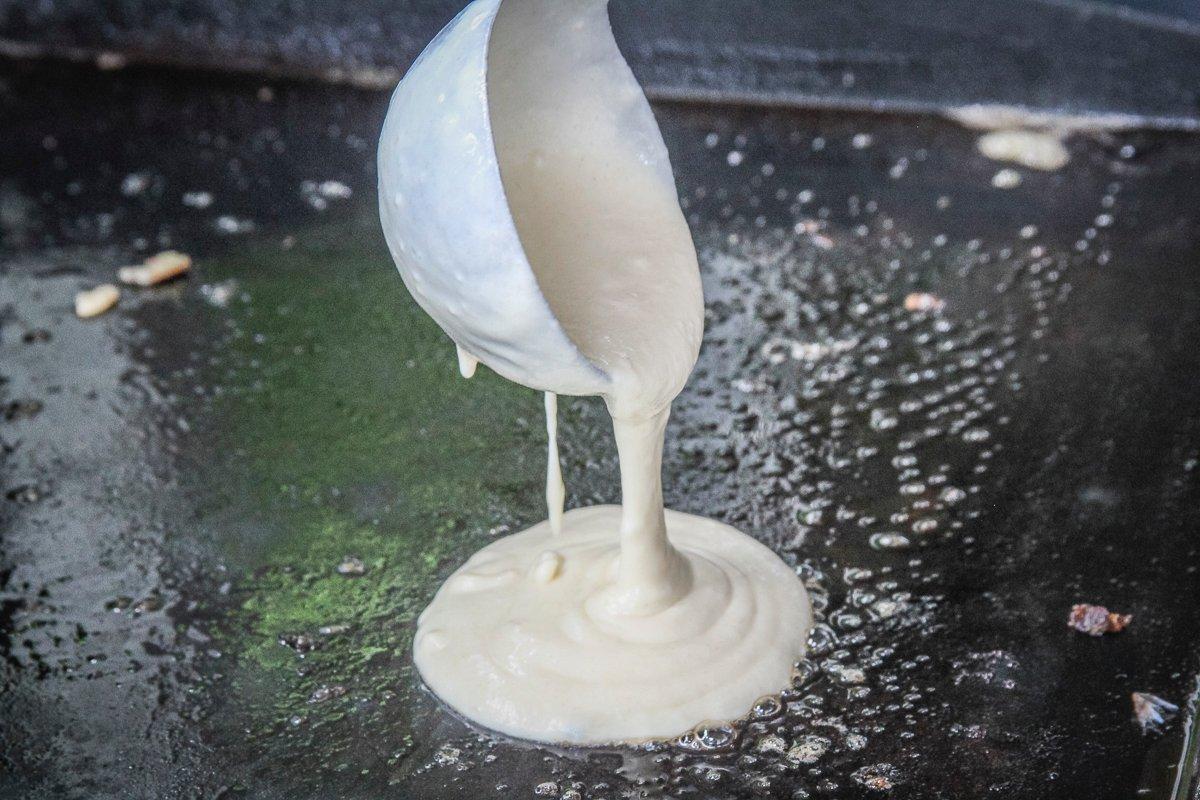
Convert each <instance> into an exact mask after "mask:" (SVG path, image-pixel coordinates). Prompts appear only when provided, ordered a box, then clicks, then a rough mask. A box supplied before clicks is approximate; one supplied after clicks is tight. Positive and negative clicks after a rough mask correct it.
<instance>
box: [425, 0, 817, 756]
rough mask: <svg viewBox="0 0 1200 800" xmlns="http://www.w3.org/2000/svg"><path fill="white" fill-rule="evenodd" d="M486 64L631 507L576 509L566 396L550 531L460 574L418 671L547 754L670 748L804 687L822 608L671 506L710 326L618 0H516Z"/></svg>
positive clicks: (440, 608)
mask: <svg viewBox="0 0 1200 800" xmlns="http://www.w3.org/2000/svg"><path fill="white" fill-rule="evenodd" d="M487 67H488V75H487V100H488V109H489V115H490V122H491V129H492V130H491V133H492V136H493V137H494V142H495V149H496V155H497V159H498V163H499V168H500V174H501V178H502V181H503V186H504V191H505V194H506V195H507V201H508V207H509V209H510V212H511V214H512V221H513V223H514V224H515V227H516V230H517V233H518V234H519V236H520V242H521V247H522V249H523V250H524V253H525V256H526V257H527V259H528V261H529V264H530V266H531V267H532V270H533V273H534V275H535V277H536V279H537V283H538V287H539V288H540V290H541V293H542V295H543V296H544V297H545V299H546V302H547V303H548V304H549V306H550V309H551V311H552V312H553V314H554V317H555V318H556V319H557V321H558V322H559V324H560V325H561V326H562V330H563V331H564V332H565V333H566V335H567V336H568V337H569V339H570V341H571V342H572V343H573V344H574V345H575V347H577V348H578V350H579V351H580V352H581V353H582V354H583V355H584V356H586V358H587V360H588V361H589V362H591V363H592V364H594V365H595V366H596V367H598V368H599V369H600V370H602V371H603V373H604V374H606V375H607V376H608V378H609V385H610V388H609V389H608V390H607V391H606V392H605V394H604V400H605V402H606V404H607V406H608V408H609V412H610V414H611V415H612V419H613V430H614V433H615V435H616V441H617V449H618V455H619V457H620V465H621V495H622V505H621V506H619V507H618V506H600V507H595V508H584V509H575V510H572V511H569V512H567V513H566V514H562V502H563V500H562V498H563V490H562V483H561V475H560V473H559V471H558V457H557V449H556V444H555V431H556V428H555V411H556V400H555V397H554V395H553V394H547V396H546V410H547V424H548V432H549V434H550V443H551V450H550V463H549V465H548V470H547V491H546V496H547V501H548V504H549V506H550V512H549V520H548V521H547V522H545V523H542V524H539V525H536V526H534V527H533V528H531V529H529V530H527V531H524V532H523V533H519V534H516V535H514V536H510V537H507V538H504V539H502V540H500V541H497V542H495V543H494V544H491V545H489V546H488V547H486V548H484V549H483V550H482V551H480V552H479V553H477V554H475V555H474V556H473V557H472V558H471V559H470V560H469V561H468V562H467V563H466V564H465V565H463V566H462V567H461V568H460V569H459V570H458V571H457V572H456V573H455V574H454V575H452V576H451V577H450V578H449V579H448V580H447V581H446V583H445V585H444V586H442V588H441V589H440V590H439V592H438V594H437V596H436V597H435V598H434V600H433V602H432V604H431V605H430V606H429V608H427V609H426V610H425V612H424V613H423V614H422V615H421V618H420V620H419V626H418V632H417V637H416V643H415V646H414V647H415V659H416V664H417V667H418V669H419V670H420V673H421V676H422V678H423V679H424V680H425V682H426V684H427V685H428V686H429V687H430V688H431V689H432V690H433V691H434V692H436V693H437V694H438V695H439V696H440V697H441V698H442V699H443V700H444V701H445V702H447V703H448V704H449V705H451V706H452V707H453V708H455V709H456V710H458V711H459V712H461V713H462V714H464V715H465V716H467V717H469V718H471V719H473V720H475V721H477V722H479V723H481V724H483V725H484V726H486V727H489V728H493V729H496V730H499V731H502V732H505V733H509V734H512V735H515V736H520V737H524V738H529V739H535V740H540V741H557V742H572V743H592V744H595V743H607V742H618V741H636V740H644V739H652V738H665V737H671V736H675V735H678V734H681V733H683V732H685V731H687V730H688V729H690V728H691V727H693V726H694V725H696V724H697V723H699V722H702V721H705V720H714V719H715V720H729V719H736V718H739V717H742V716H744V715H745V714H746V713H747V712H748V711H749V709H750V707H751V706H752V704H753V703H754V701H755V700H757V699H758V698H759V697H761V696H762V695H765V694H769V693H774V692H778V691H779V690H780V689H782V688H784V687H785V686H786V685H788V683H789V681H790V677H791V670H792V666H793V664H794V662H795V660H796V659H797V658H798V657H799V656H800V655H801V653H802V650H803V646H804V641H805V638H806V635H807V632H808V629H809V627H810V626H811V615H810V610H809V604H808V599H807V596H806V595H805V592H804V590H803V588H802V586H801V584H800V582H799V580H798V579H797V578H796V576H795V574H794V573H793V572H792V570H790V569H789V568H788V567H787V566H786V565H785V564H784V563H783V562H782V561H780V560H779V558H778V557H777V556H776V555H775V554H774V553H772V552H771V551H770V550H769V549H767V548H766V547H764V546H762V545H761V544H759V543H757V542H755V541H754V540H753V539H751V538H749V537H747V536H745V535H744V534H742V533H740V532H738V531H736V530H735V529H733V528H730V527H729V526H726V525H724V524H722V523H719V522H715V521H712V520H707V519H703V518H701V517H696V516H692V515H689V514H682V513H679V512H674V511H664V509H663V500H662V483H661V471H662V447H663V436H664V430H665V427H666V423H667V418H668V415H669V412H670V403H671V401H672V400H673V399H674V397H675V396H676V395H677V394H678V393H679V391H680V390H681V389H682V388H683V385H684V383H685V382H686V380H687V378H688V375H689V373H690V372H691V369H692V367H693V365H694V364H695V361H696V356H697V353H698V351H699V347H700V339H701V336H702V333H703V320H704V316H703V298H702V295H701V288H700V277H699V270H698V267H697V264H696V253H695V249H694V246H693V244H692V240H691V236H690V233H689V231H688V228H687V224H686V222H685V220H684V219H683V215H682V213H681V211H680V209H679V205H678V201H677V198H676V194H675V186H674V180H673V178H672V175H671V168H670V164H669V162H668V159H667V153H666V149H665V147H664V146H663V143H662V139H661V136H660V134H659V132H658V128H657V125H656V124H655V122H654V117H653V114H652V112H651V110H650V107H649V104H648V103H647V102H646V100H645V97H644V96H643V94H642V92H641V89H640V87H639V86H638V84H637V82H636V81H635V80H634V78H633V75H632V73H631V72H630V71H629V68H628V66H627V65H626V64H625V61H624V59H623V58H622V57H621V54H620V52H619V51H618V49H617V47H616V44H615V42H614V40H613V38H612V34H611V31H610V29H609V23H608V17H607V11H606V3H605V1H604V0H503V3H502V4H501V6H500V10H499V12H498V14H497V15H496V17H495V20H494V23H493V28H492V31H491V36H490V40H489V51H488V62H487ZM486 344H489V345H490V343H486ZM462 359H463V360H462V364H463V371H464V374H467V373H468V372H470V371H471V369H473V363H474V359H473V357H472V356H471V355H470V354H468V353H465V352H464V353H463V354H462ZM484 360H485V361H486V360H487V359H486V358H485V359H484ZM534 383H535V385H537V384H540V385H537V388H542V389H547V388H549V389H553V388H554V387H553V386H550V385H549V384H548V381H540V380H538V381H535V382H534ZM560 529H561V530H560Z"/></svg>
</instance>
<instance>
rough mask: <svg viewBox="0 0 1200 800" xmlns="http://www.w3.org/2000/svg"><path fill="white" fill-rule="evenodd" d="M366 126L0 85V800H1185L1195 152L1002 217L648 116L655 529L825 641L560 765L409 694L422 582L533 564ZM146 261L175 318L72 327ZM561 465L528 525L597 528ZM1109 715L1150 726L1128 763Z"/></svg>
mask: <svg viewBox="0 0 1200 800" xmlns="http://www.w3.org/2000/svg"><path fill="white" fill-rule="evenodd" d="M385 105H386V95H384V94H381V93H379V92H376V91H366V90H359V89H354V88H350V87H344V86H342V87H338V86H330V85H324V84H321V83H313V82H306V81H302V80H284V79H280V78H271V79H265V78H261V77H256V76H240V77H238V76H228V75H224V76H223V75H220V74H214V73H212V72H207V71H188V70H186V69H171V70H164V69H161V68H157V67H150V66H147V67H137V66H135V67H130V68H126V69H123V70H118V71H107V72H106V71H97V70H95V69H94V68H93V67H91V66H90V65H72V64H68V63H60V62H54V61H9V62H4V63H2V64H0V119H2V120H3V123H0V124H3V126H4V131H5V147H4V148H3V150H2V151H0V237H2V238H0V401H2V403H3V408H4V418H3V421H2V422H0V445H2V447H3V451H2V452H3V455H2V456H0V458H2V459H3V460H2V461H0V482H2V484H3V485H2V487H0V488H2V489H3V497H4V500H3V506H2V507H0V509H2V510H0V654H2V655H3V661H2V664H0V764H2V768H0V796H3V797H6V798H7V797H15V798H40V797H54V798H60V797H61V798H72V797H87V798H104V797H113V798H118V797H119V798H128V797H156V798H169V797H180V798H183V797H248V798H249V797H253V798H272V797H280V798H283V797H288V798H293V797H305V798H309V797H311V798H326V797H328V798H334V797H337V798H351V797H354V798H357V797H364V798H366V797H370V798H376V797H406V798H409V797H411V798H460V797H472V798H475V797H537V796H544V797H559V798H569V797H586V798H617V797H696V798H708V797H712V798H742V797H745V798H753V797H772V798H804V797H835V798H836V797H851V798H857V797H883V796H887V797H896V798H936V797H947V798H950V797H953V798H968V797H969V798H974V797H989V796H1005V797H1023V798H1024V797H1030V798H1081V797H1087V798H1129V797H1148V798H1186V797H1193V796H1194V795H1195V791H1196V787H1195V774H1196V759H1197V752H1196V743H1195V739H1194V735H1193V720H1194V717H1195V710H1196V709H1195V706H1196V702H1197V700H1196V697H1197V689H1196V676H1197V673H1198V667H1200V665H1198V660H1200V659H1198V655H1200V654H1198V652H1197V647H1196V645H1195V642H1196V640H1197V627H1198V625H1200V623H1198V622H1197V615H1196V614H1195V608H1196V607H1197V601H1198V600H1200V597H1198V594H1200V591H1198V587H1200V584H1198V582H1197V569H1198V568H1200V553H1198V551H1197V547H1198V546H1197V542H1196V530H1197V524H1198V522H1200V503H1198V500H1200V478H1198V476H1200V467H1198V463H1200V401H1198V399H1197V398H1198V392H1197V389H1198V387H1200V350H1198V348H1197V341H1198V337H1200V273H1198V272H1197V269H1196V264H1197V256H1198V255H1200V247H1198V244H1197V236H1196V233H1195V231H1196V229H1197V222H1198V219H1197V217H1198V216H1200V211H1198V210H1197V209H1198V208H1200V202H1198V200H1200V194H1198V193H1200V189H1198V188H1197V187H1200V147H1198V143H1197V140H1196V138H1195V137H1194V135H1192V134H1189V133H1187V132H1183V131H1170V130H1159V131H1145V130H1128V131H1096V132H1091V133H1087V132H1081V133H1076V134H1074V135H1072V136H1071V137H1070V138H1069V139H1068V144H1069V149H1070V152H1071V161H1070V164H1069V165H1068V166H1067V167H1065V168H1064V169H1062V170H1060V171H1057V172H1051V173H1042V172H1037V171H1034V170H1027V169H1020V168H1018V171H1019V172H1020V175H1021V178H1022V180H1021V183H1020V185H1019V186H1017V187H1015V188H1012V189H1007V190H1005V189H997V188H995V187H994V186H993V178H994V176H995V174H996V173H997V172H998V171H999V170H1001V169H1003V168H1004V167H1005V165H1002V164H998V163H995V162H991V161H988V160H987V159H985V158H984V157H983V156H981V155H980V154H979V153H978V151H977V150H976V147H975V142H976V139H977V137H978V135H979V134H978V132H977V131H972V130H968V129H966V128H964V127H962V126H960V125H958V124H956V123H953V122H951V121H948V120H946V119H944V118H942V117H940V116H937V115H934V114H927V113H920V114H918V113H869V112H866V111H857V112H856V111H852V110H846V109H825V110H820V109H814V108H800V107H779V108H764V107H756V106H751V105H737V104H713V103H683V102H668V101H659V102H658V103H656V105H655V112H656V114H657V115H658V118H659V121H660V124H661V125H662V127H663V131H664V135H665V137H666V141H667V145H668V148H669V150H670V152H671V155H672V159H673V162H674V164H675V167H676V173H677V178H678V182H679V190H680V195H681V197H682V198H683V199H684V205H685V213H686V214H687V216H688V220H689V223H690V224H691V226H692V228H693V231H694V234H695V238H696V241H697V244H698V247H699V250H700V256H701V267H702V271H703V275H704V280H705V290H706V296H707V301H708V320H707V335H706V340H705V344H704V349H703V352H702V354H701V358H700V363H699V365H698V367H697V370H696V373H695V374H694V376H693V378H692V381H691V382H690V384H689V385H688V387H687V389H686V390H685V392H684V394H683V396H682V397H681V399H680V401H679V403H678V404H677V407H676V410H675V412H674V415H673V420H672V424H671V428H670V430H669V433H668V444H667V457H666V475H665V478H666V490H667V502H668V504H669V505H671V506H673V507H676V508H680V509H683V510H687V511H693V512H699V513H705V514H709V515H713V516H716V517H718V518H720V519H723V520H725V521H728V522H730V523H733V524H736V525H738V526H739V527H741V528H742V529H744V530H746V531H748V532H750V533H752V534H753V535H755V536H756V537H758V538H760V539H761V540H762V541H764V542H766V543H767V544H769V545H770V546H772V547H773V548H775V549H776V550H777V551H778V552H780V553H781V555H782V556H783V557H784V558H785V559H786V560H788V561H789V563H792V564H794V565H795V566H796V568H797V569H798V571H799V573H800V574H801V575H802V576H803V577H804V578H805V580H806V582H807V583H808V584H809V586H810V587H811V590H812V592H813V593H814V596H815V597H816V598H817V602H818V605H819V606H820V607H821V609H822V617H823V627H822V628H821V629H819V630H818V632H817V633H816V635H815V636H814V641H813V649H812V657H811V659H810V661H809V663H808V664H807V665H806V667H805V669H806V672H807V674H808V679H807V680H806V681H805V682H804V683H803V684H802V685H801V686H799V687H798V688H797V689H796V690H795V691H794V692H790V693H788V694H787V695H786V696H785V697H784V701H785V702H784V704H783V707H782V708H781V709H771V708H764V709H763V710H762V714H761V718H757V719H753V720H750V721H748V722H747V723H745V724H743V725H742V726H741V727H740V729H739V730H738V731H737V735H736V736H735V737H732V738H730V739H729V740H728V741H727V742H722V741H718V740H720V739H721V736H722V734H721V733H720V732H719V731H718V732H715V733H713V734H712V737H711V739H712V741H714V742H715V743H717V744H724V745H725V746H724V747H721V748H716V749H714V750H712V751H707V752H695V751H693V750H689V749H688V748H686V747H681V746H678V745H672V744H662V745H657V746H652V747H648V748H642V749H620V748H612V749H601V750H563V749H558V748H550V747H538V746H533V745H528V744H523V743H515V742H511V741H507V740H505V739H503V738H500V737H494V736H491V735H489V734H487V733H486V732H483V731H478V730H474V729H472V728H471V727H469V726H468V725H466V724H465V723H463V722H462V721H460V720H458V719H456V718H455V717H454V716H453V715H451V714H449V713H448V712H447V711H446V710H444V709H443V708H442V707H440V706H439V704H438V703H437V701H436V700H435V699H434V698H432V697H431V696H430V695H429V694H428V693H427V692H425V691H424V690H423V689H422V688H421V686H420V685H419V681H418V679H417V676H416V675H415V673H414V671H413V669H412V666H411V663H410V660H409V647H410V644H411V636H412V631H413V626H414V616H415V614H416V613H418V612H419V610H420V609H421V608H422V607H423V606H424V605H425V603H426V602H428V600H429V598H430V597H431V595H432V593H433V591H434V590H435V589H436V587H437V585H438V583H439V582H440V580H442V579H443V578H444V577H445V576H446V575H448V574H449V572H450V571H451V570H452V569H453V568H454V567H455V566H456V565H457V564H459V563H461V561H462V560H463V559H465V558H466V556H467V555H468V554H470V553H471V552H473V551H474V550H476V549H477V548H478V547H480V546H482V545H483V544H485V543H486V542H488V541H490V540H491V539H492V538H494V537H495V536H497V535H501V534H502V533H504V532H506V531H512V530H519V529H520V528H521V527H523V526H526V525H529V524H531V523H533V522H535V521H537V520H539V519H541V518H542V517H543V516H544V509H543V505H542V499H541V494H542V487H541V483H540V480H541V477H540V476H541V475H542V470H543V468H544V462H543V459H544V450H543V445H544V440H543V436H544V434H542V433H541V421H540V417H539V413H540V412H539V408H540V400H539V398H537V397H536V396H535V395H534V393H532V392H530V391H527V390H524V389H521V388H519V387H514V386H511V385H509V384H506V383H505V382H503V381H501V380H500V379H498V378H496V377H495V376H492V375H490V374H484V375H480V376H479V377H478V378H477V379H476V380H475V381H472V382H469V383H467V382H462V381H461V380H459V379H457V378H456V376H455V372H454V354H453V349H452V347H451V346H450V343H449V342H448V341H446V340H445V339H444V338H443V337H442V336H441V334H440V333H439V332H438V331H437V329H436V327H435V326H434V325H433V323H432V322H431V321H429V320H428V319H427V318H425V317H424V316H423V315H422V314H421V313H420V312H419V310H418V309H417V308H416V307H415V305H414V304H413V303H412V301H411V300H410V299H409V298H408V296H407V295H406V293H405V292H404V289H403V286H402V285H401V283H400V281H399V280H398V278H397V276H396V275H395V274H394V270H393V268H392V267H391V265H390V261H389V259H388V257H387V254H386V251H385V249H384V248H383V245H382V238H381V236H380V234H379V231H378V224H377V221H376V215H375V207H374V172H373V158H374V143H375V139H376V136H377V131H378V127H379V125H380V123H381V120H382V114H383V111H384V108H385ZM347 195H348V196H347ZM185 201H186V202H185ZM168 247H173V248H178V249H182V250H185V251H186V252H189V253H190V254H192V255H193V256H194V257H195V258H196V267H195V268H194V270H193V272H192V274H190V275H189V276H188V277H187V278H186V279H183V280H180V281H175V282H172V283H170V284H166V285H163V286H161V287H157V288H153V289H149V290H143V291H139V292H131V291H126V292H125V294H124V297H123V298H122V302H121V304H120V306H119V307H118V309H117V310H116V311H115V312H113V313H111V314H109V315H107V316H105V317H102V318H100V319H98V320H92V321H80V320H77V319H76V318H75V317H74V316H73V314H72V312H71V298H72V296H73V294H74V292H75V291H76V290H78V289H80V288H83V287H85V286H90V285H93V284H94V283H97V282H101V281H104V280H110V279H111V277H112V276H113V275H114V273H115V269H116V268H117V267H118V266H120V265H123V264H126V263H131V262H135V261H137V260H139V259H140V258H141V257H143V256H144V255H146V254H148V253H151V252H154V251H157V250H160V249H165V248H168ZM918 293H919V294H924V295H929V296H930V297H931V298H932V299H933V300H936V301H937V303H940V304H941V308H940V310H931V311H926V312H920V311H917V312H914V311H910V310H907V309H906V308H905V301H906V298H908V297H909V296H910V295H913V294H918ZM562 430H563V442H562V447H563V458H564V467H565V472H566V479H567V484H568V488H569V495H568V503H570V504H571V505H578V504H583V503H592V502H611V501H614V500H616V499H617V498H618V495H619V492H618V488H619V487H618V482H617V474H616V468H615V453H614V451H613V448H612V445H611V433H610V431H609V430H608V429H607V424H606V421H605V417H604V414H603V409H602V408H601V407H600V406H599V405H598V404H597V402H596V401H593V400H577V401H571V402H566V403H564V409H563V421H562ZM347 557H352V558H357V559H359V560H360V561H361V563H362V567H363V574H361V575H355V574H342V572H339V569H338V568H339V566H341V565H342V564H343V562H345V560H346V559H347ZM345 571H346V570H343V572H345ZM349 571H350V572H352V573H353V572H355V571H356V570H349ZM1077 602H1093V603H1101V604H1104V605H1106V606H1108V607H1110V608H1113V609H1115V610H1118V611H1122V612H1128V613H1132V614H1133V623H1132V625H1131V626H1130V627H1129V629H1127V630H1126V631H1124V632H1122V633H1120V634H1115V635H1109V636H1106V637H1102V638H1092V637H1088V636H1085V635H1083V634H1080V633H1077V632H1075V631H1072V630H1070V629H1068V627H1067V626H1066V619H1067V614H1068V612H1069V611H1070V608H1071V606H1072V604H1074V603H1077ZM1134 691H1143V692H1150V693H1153V694H1155V695H1158V696H1161V697H1163V698H1165V699H1167V700H1169V701H1171V702H1173V703H1175V704H1177V705H1179V706H1180V707H1181V710H1180V712H1179V714H1178V715H1176V716H1175V717H1173V718H1172V719H1170V720H1168V721H1167V722H1166V723H1165V724H1164V725H1163V726H1160V727H1159V728H1158V729H1157V730H1152V731H1148V732H1147V731H1143V729H1142V728H1141V726H1139V725H1138V724H1137V722H1136V721H1135V720H1134V719H1133V715H1132V708H1131V705H1130V693H1131V692H1134ZM795 748H799V749H795ZM789 753H790V754H791V755H790V756H789Z"/></svg>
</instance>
